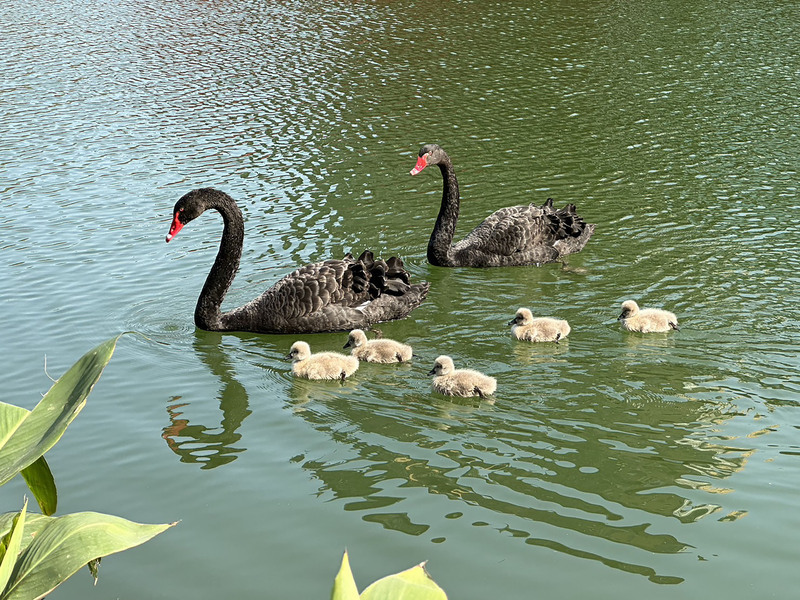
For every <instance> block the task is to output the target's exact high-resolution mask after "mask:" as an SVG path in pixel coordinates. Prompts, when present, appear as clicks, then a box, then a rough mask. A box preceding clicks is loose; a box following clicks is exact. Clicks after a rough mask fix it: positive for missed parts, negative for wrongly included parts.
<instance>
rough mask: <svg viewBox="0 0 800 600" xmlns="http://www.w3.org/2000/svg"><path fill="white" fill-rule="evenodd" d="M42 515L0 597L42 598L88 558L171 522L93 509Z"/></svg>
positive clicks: (1, 599)
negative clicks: (134, 519)
mask: <svg viewBox="0 0 800 600" xmlns="http://www.w3.org/2000/svg"><path fill="white" fill-rule="evenodd" d="M41 518H42V519H45V520H46V521H45V522H44V526H42V527H41V528H40V529H39V531H38V532H37V534H36V536H35V537H34V538H33V539H32V540H31V541H30V542H29V543H28V545H27V547H26V548H25V549H24V550H23V551H22V553H21V554H20V556H19V559H18V560H17V564H16V567H15V568H14V572H13V573H12V576H11V580H10V581H9V583H8V587H7V588H6V589H5V591H4V592H3V593H2V594H0V600H31V599H39V598H43V597H44V596H46V595H47V594H49V593H50V592H51V591H52V590H53V589H54V588H55V587H56V586H58V585H59V584H60V583H62V582H63V581H65V580H66V579H67V578H69V577H70V576H71V575H72V574H73V573H75V572H76V571H77V570H78V569H80V568H81V567H83V566H84V565H85V564H87V563H88V562H89V561H91V560H94V559H96V558H98V557H101V556H108V555H109V554H115V553H116V552H121V551H123V550H127V549H128V548H133V547H134V546H138V545H139V544H143V543H144V542H146V541H147V540H149V539H151V538H152V537H154V536H156V535H158V534H159V533H161V532H162V531H164V530H165V529H167V528H168V527H171V526H172V525H174V523H172V524H165V525H142V524H139V523H133V522H132V521H128V520H126V519H122V518H120V517H115V516H112V515H103V514H99V513H93V512H84V513H74V514H70V515H64V516H63V517H41ZM26 537H27V535H26Z"/></svg>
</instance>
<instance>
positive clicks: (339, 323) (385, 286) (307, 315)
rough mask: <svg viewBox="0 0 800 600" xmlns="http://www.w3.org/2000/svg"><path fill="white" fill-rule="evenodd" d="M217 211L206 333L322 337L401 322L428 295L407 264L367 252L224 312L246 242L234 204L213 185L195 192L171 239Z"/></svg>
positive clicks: (181, 209) (177, 212) (201, 311)
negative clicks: (218, 223)
mask: <svg viewBox="0 0 800 600" xmlns="http://www.w3.org/2000/svg"><path fill="white" fill-rule="evenodd" d="M208 209H214V210H217V211H219V213H220V214H221V215H222V220H223V222H224V229H223V232H222V239H221V241H220V246H219V253H218V254H217V258H216V260H215V261H214V266H213V267H211V271H210V272H209V274H208V277H207V279H206V283H205V285H204V286H203V291H202V292H201V293H200V297H199V298H198V299H197V306H196V308H195V312H194V322H195V324H196V325H197V326H198V327H199V328H200V329H206V330H208V331H252V332H256V333H317V332H325V331H348V330H351V329H354V328H357V327H369V326H370V325H371V324H373V323H378V322H380V321H391V320H394V319H402V318H405V317H406V316H408V314H409V313H410V312H411V311H412V310H414V309H415V308H416V307H418V306H419V305H420V304H421V303H422V301H423V300H424V299H425V296H426V295H427V294H428V287H429V284H428V283H427V282H424V281H423V282H421V283H415V284H410V283H409V276H408V273H407V272H406V270H405V269H404V268H403V261H402V260H400V259H399V258H395V257H392V258H390V259H389V260H388V261H383V260H375V259H374V258H373V256H372V253H371V252H369V251H367V252H364V253H363V254H362V255H361V256H360V257H359V258H358V259H354V258H353V257H352V256H350V255H347V256H346V257H345V258H344V259H343V260H326V261H323V262H318V263H314V264H310V265H305V266H304V267H300V268H299V269H297V270H296V271H294V272H293V273H290V274H288V275H286V276H285V277H284V278H283V279H281V280H280V281H278V282H277V283H276V284H275V285H274V286H272V287H271V288H270V289H268V290H267V291H266V292H264V293H263V294H262V295H261V296H259V297H258V298H256V299H255V300H252V301H251V302H248V303H247V304H245V305H244V306H240V307H239V308H235V309H233V310H232V311H230V312H225V313H223V312H222V311H221V308H220V306H221V304H222V301H223V299H224V298H225V294H226V293H227V291H228V288H230V286H231V283H232V282H233V278H234V276H235V275H236V271H237V269H238V268H239V261H240V259H241V256H242V243H243V242H244V220H243V218H242V212H241V211H240V210H239V207H238V206H237V205H236V202H235V201H234V200H233V199H232V198H231V197H230V196H228V195H227V194H225V193H224V192H221V191H219V190H215V189H213V188H203V189H199V190H194V191H191V192H189V193H188V194H186V195H185V196H183V197H182V198H181V199H180V200H178V202H177V203H176V204H175V209H174V216H173V220H172V226H171V227H170V230H169V234H168V235H167V241H168V242H169V241H170V240H171V239H172V238H173V237H175V235H176V234H177V233H178V232H179V231H180V230H181V228H182V227H183V226H184V225H186V224H187V223H188V222H189V221H191V220H192V219H196V218H197V217H199V216H200V215H201V214H202V213H203V212H204V211H206V210H208Z"/></svg>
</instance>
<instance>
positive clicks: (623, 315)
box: [617, 313, 625, 321]
mask: <svg viewBox="0 0 800 600" xmlns="http://www.w3.org/2000/svg"><path fill="white" fill-rule="evenodd" d="M624 318H625V313H622V314H621V315H620V316H618V317H617V321H622V319H624Z"/></svg>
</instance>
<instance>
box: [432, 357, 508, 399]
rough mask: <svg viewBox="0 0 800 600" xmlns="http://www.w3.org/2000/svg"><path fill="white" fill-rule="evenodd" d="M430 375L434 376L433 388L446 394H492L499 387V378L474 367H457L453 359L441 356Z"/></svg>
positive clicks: (483, 396)
mask: <svg viewBox="0 0 800 600" xmlns="http://www.w3.org/2000/svg"><path fill="white" fill-rule="evenodd" d="M428 375H435V377H434V378H433V389H434V390H435V391H437V392H439V393H440V394H444V395H446V396H461V397H462V398H469V397H470V396H480V397H481V398H485V397H486V396H491V395H492V394H494V391H495V390H496V389H497V380H496V379H495V378H494V377H489V376H488V375H484V374H483V373H480V372H478V371H473V370H472V369H456V368H455V365H454V364H453V359H452V358H450V357H449V356H444V355H442V356H440V357H439V358H437V359H436V362H434V364H433V369H432V370H431V372H430V373H428Z"/></svg>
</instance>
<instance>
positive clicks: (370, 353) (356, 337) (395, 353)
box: [344, 329, 411, 363]
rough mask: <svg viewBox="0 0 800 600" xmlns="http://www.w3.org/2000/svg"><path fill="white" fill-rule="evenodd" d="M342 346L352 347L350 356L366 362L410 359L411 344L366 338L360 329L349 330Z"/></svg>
mask: <svg viewBox="0 0 800 600" xmlns="http://www.w3.org/2000/svg"><path fill="white" fill-rule="evenodd" d="M344 347H345V348H352V349H353V350H352V351H351V352H350V354H351V355H352V356H355V357H356V358H357V359H358V360H365V361H367V362H375V363H395V362H404V361H407V360H411V346H409V345H407V344H401V343H400V342H396V341H394V340H388V339H378V340H368V339H367V334H365V333H364V332H363V331H362V330H361V329H354V330H353V331H351V332H350V335H349V336H348V337H347V343H346V344H345V345H344Z"/></svg>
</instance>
